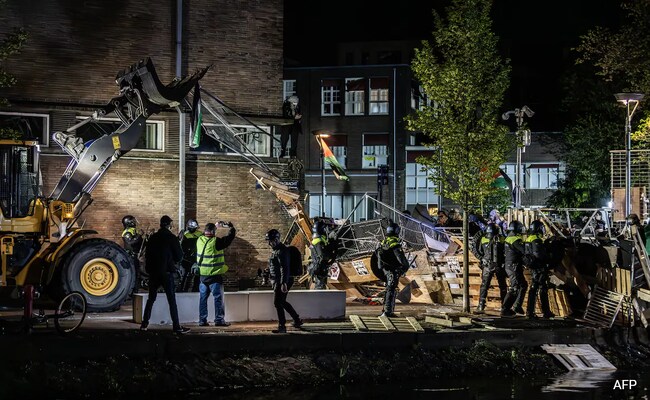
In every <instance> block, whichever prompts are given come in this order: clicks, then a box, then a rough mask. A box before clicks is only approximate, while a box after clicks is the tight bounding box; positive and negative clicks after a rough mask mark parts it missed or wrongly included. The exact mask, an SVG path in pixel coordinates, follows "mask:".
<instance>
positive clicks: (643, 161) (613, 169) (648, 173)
mask: <svg viewBox="0 0 650 400" xmlns="http://www.w3.org/2000/svg"><path fill="white" fill-rule="evenodd" d="M630 158H631V166H630V176H631V178H630V182H631V183H630V185H631V188H630V192H631V201H632V212H633V213H636V214H637V215H639V217H640V218H642V219H645V218H647V217H648V195H647V188H648V187H650V150H631V151H630ZM609 159H610V179H611V180H610V188H611V189H610V190H611V196H612V203H613V206H612V208H613V209H614V210H613V211H614V213H613V218H614V221H623V220H625V217H626V216H625V215H624V210H625V204H624V203H625V170H626V166H627V162H626V154H625V150H612V151H610V152H609Z"/></svg>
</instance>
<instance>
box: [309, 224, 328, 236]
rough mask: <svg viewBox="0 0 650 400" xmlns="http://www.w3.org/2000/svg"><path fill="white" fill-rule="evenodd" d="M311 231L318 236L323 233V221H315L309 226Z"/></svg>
mask: <svg viewBox="0 0 650 400" xmlns="http://www.w3.org/2000/svg"><path fill="white" fill-rule="evenodd" d="M311 232H312V233H313V234H314V236H315V237H319V236H321V235H324V234H325V223H324V222H323V221H316V222H314V225H313V226H312V227H311Z"/></svg>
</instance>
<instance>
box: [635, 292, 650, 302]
mask: <svg viewBox="0 0 650 400" xmlns="http://www.w3.org/2000/svg"><path fill="white" fill-rule="evenodd" d="M636 296H637V297H638V298H639V299H641V300H643V301H645V302H647V303H650V290H648V289H637V291H636Z"/></svg>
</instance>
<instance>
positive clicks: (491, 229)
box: [485, 224, 501, 239]
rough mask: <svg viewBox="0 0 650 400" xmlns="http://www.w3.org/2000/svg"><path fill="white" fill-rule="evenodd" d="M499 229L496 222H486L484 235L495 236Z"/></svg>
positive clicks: (487, 236) (489, 237)
mask: <svg viewBox="0 0 650 400" xmlns="http://www.w3.org/2000/svg"><path fill="white" fill-rule="evenodd" d="M500 231H501V229H500V228H499V226H498V225H497V224H488V226H487V227H486V228H485V237H486V238H488V239H492V238H493V237H495V236H497V235H498V234H499V233H500Z"/></svg>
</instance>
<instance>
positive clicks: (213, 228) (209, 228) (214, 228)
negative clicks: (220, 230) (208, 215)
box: [203, 222, 217, 237]
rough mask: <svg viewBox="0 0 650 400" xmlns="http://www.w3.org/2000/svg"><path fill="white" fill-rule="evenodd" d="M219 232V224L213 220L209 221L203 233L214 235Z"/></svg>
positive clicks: (209, 235)
mask: <svg viewBox="0 0 650 400" xmlns="http://www.w3.org/2000/svg"><path fill="white" fill-rule="evenodd" d="M215 233H217V226H216V225H215V224H213V223H212V222H208V223H207V224H205V228H204V229H203V234H204V235H205V236H208V237H212V236H214V235H215Z"/></svg>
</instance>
